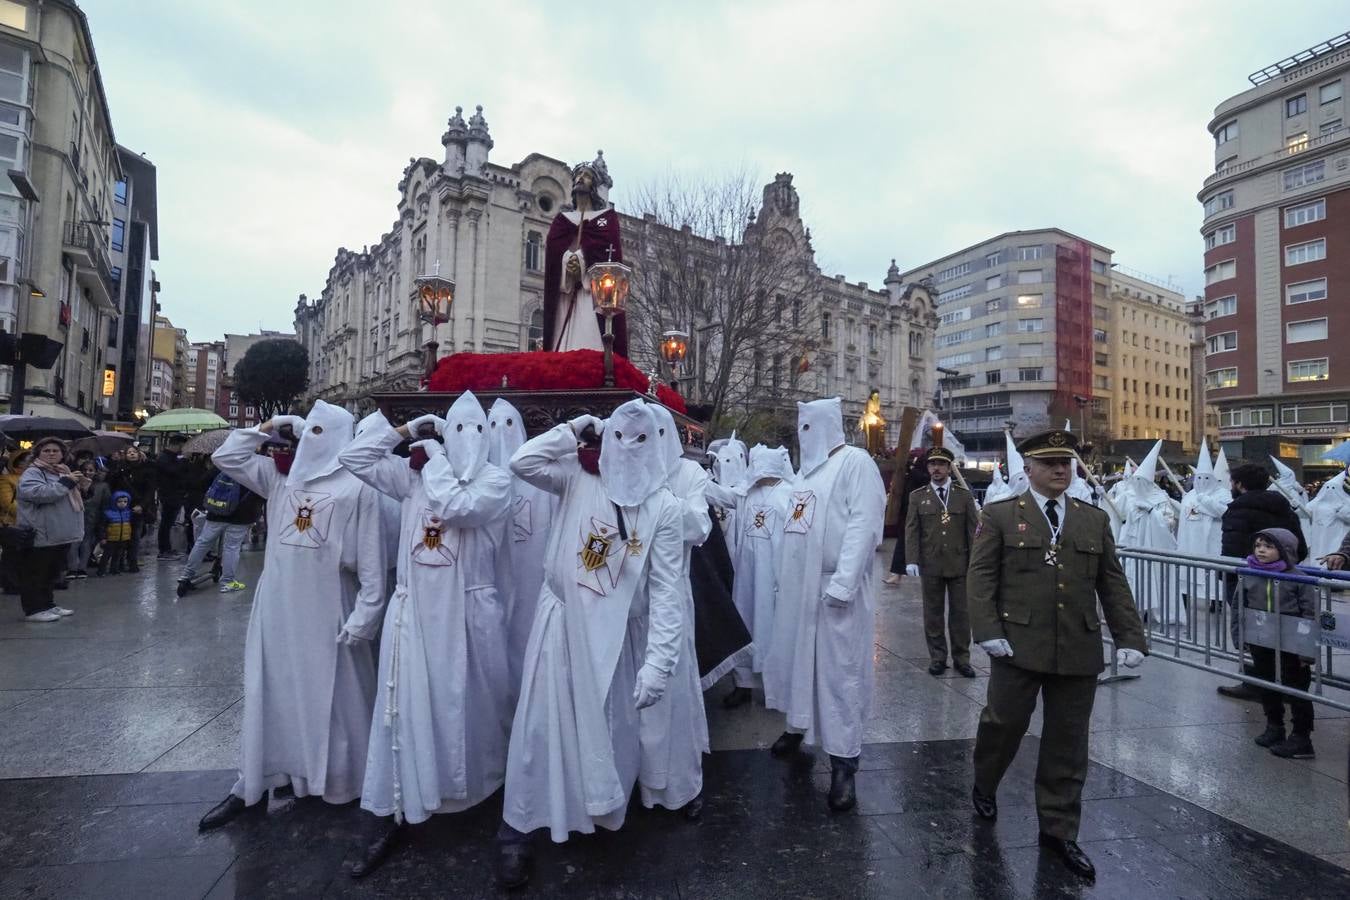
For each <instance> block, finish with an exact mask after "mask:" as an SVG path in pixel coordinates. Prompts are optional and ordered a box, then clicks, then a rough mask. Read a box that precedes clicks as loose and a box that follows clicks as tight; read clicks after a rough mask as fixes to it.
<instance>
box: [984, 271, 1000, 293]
mask: <svg viewBox="0 0 1350 900" xmlns="http://www.w3.org/2000/svg"><path fill="white" fill-rule="evenodd" d="M1001 287H1003V276H1002V275H990V276H989V277H988V278H986V279H985V280H984V289H985V290H986V291H996V290H998V289H999V288H1001Z"/></svg>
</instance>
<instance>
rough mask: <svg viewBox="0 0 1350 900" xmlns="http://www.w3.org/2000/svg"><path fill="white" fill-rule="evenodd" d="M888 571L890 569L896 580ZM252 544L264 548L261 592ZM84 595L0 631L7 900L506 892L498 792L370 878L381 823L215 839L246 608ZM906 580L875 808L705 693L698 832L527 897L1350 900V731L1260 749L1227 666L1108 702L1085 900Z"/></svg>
mask: <svg viewBox="0 0 1350 900" xmlns="http://www.w3.org/2000/svg"><path fill="white" fill-rule="evenodd" d="M886 558H889V554H878V568H880V565H881V562H882V560H883V559H886ZM260 562H261V557H260V554H248V553H246V554H245V560H244V564H243V567H242V574H241V578H242V580H244V581H245V582H248V583H249V584H252V583H253V581H254V578H255V577H256V573H257V569H258V566H259V565H260ZM146 563H147V565H146V566H145V569H144V571H143V572H142V573H141V574H140V575H139V576H129V575H123V576H118V577H115V578H107V579H101V580H100V579H90V580H88V581H84V582H74V583H73V584H72V588H71V590H70V591H68V592H65V593H63V594H62V595H61V596H60V598H59V601H58V602H61V603H62V604H63V605H66V606H70V607H72V608H74V609H75V610H76V615H75V616H74V617H73V618H71V619H66V620H63V621H62V622H59V623H52V624H50V625H32V624H28V623H24V622H22V621H21V620H20V618H19V616H18V611H17V605H18V604H17V600H16V598H9V604H10V606H9V607H8V608H7V609H6V610H5V611H4V612H3V614H0V810H4V811H5V814H4V815H3V816H2V817H0V898H8V897H54V898H55V897H59V898H74V897H122V896H134V897H173V898H178V897H205V896H211V897H261V896H280V895H287V894H289V895H294V896H344V895H349V894H350V895H377V896H385V895H389V896H392V895H399V896H424V895H452V896H466V897H473V896H488V895H494V893H495V892H494V890H493V888H492V885H491V873H490V863H491V854H490V850H491V836H492V833H493V831H494V829H495V824H496V814H497V810H496V809H495V808H494V805H495V804H498V803H499V802H500V801H499V800H494V801H490V802H489V803H488V804H485V805H484V807H482V808H481V809H479V810H476V811H473V812H470V813H468V814H465V815H462V816H455V817H440V818H437V819H434V820H433V821H432V822H430V823H427V824H426V825H424V826H419V827H418V828H415V829H412V830H411V832H410V833H409V836H408V839H407V842H406V846H404V847H403V848H402V849H401V850H400V852H399V853H398V854H397V855H396V856H395V858H394V859H392V860H391V861H390V862H389V863H388V864H387V865H386V867H385V868H383V869H382V870H380V871H379V872H378V873H376V874H375V875H373V876H372V877H371V878H369V879H367V880H366V881H364V882H360V883H354V882H352V881H351V880H350V879H349V878H348V877H347V876H346V874H345V872H344V865H345V864H347V863H349V862H350V861H351V860H352V859H354V858H355V855H356V852H357V849H358V847H359V844H360V837H361V834H362V830H363V828H365V827H367V826H368V824H369V820H368V817H366V816H365V815H364V814H362V813H361V812H360V811H359V810H356V809H354V808H331V807H328V806H326V805H325V804H323V803H322V802H320V801H308V800H302V801H295V800H289V801H285V802H281V803H277V802H274V803H273V804H272V808H271V810H270V811H269V813H268V815H266V816H260V817H252V818H245V819H243V820H240V821H239V822H236V823H234V824H233V825H231V826H230V827H228V828H226V829H224V830H222V831H221V832H217V833H214V834H208V835H199V834H197V831H196V827H195V826H196V821H197V819H198V818H200V816H201V815H202V813H204V812H205V811H206V810H207V809H209V808H210V807H211V806H212V805H214V804H215V803H216V802H218V801H219V800H220V799H221V798H222V797H223V796H224V794H225V792H226V791H227V790H228V789H229V786H230V784H231V783H232V780H233V775H232V772H231V769H232V767H233V765H234V762H235V754H236V748H237V740H238V727H239V714H240V712H241V709H240V702H239V701H240V696H241V693H242V691H241V685H242V680H243V679H242V671H241V665H242V645H243V637H244V632H245V628H246V625H247V619H248V612H249V607H250V602H251V596H250V592H247V591H246V592H241V593H237V594H225V595H222V594H218V593H217V592H216V591H215V589H214V586H212V585H208V586H207V587H206V588H204V589H202V590H199V591H198V592H196V593H193V594H191V595H189V596H188V597H187V598H184V599H183V600H182V601H178V600H176V599H175V598H174V595H173V585H174V580H175V578H176V576H177V573H178V567H179V565H180V563H177V562H156V561H154V560H153V559H150V560H146ZM920 621H921V619H920V613H919V603H918V599H917V596H916V591H915V590H914V587H913V586H912V585H911V584H908V583H907V584H905V585H902V587H901V588H900V589H898V590H897V589H882V590H881V595H880V599H879V602H878V613H877V647H876V659H877V693H876V703H875V711H874V715H873V717H872V718H871V720H870V721H869V723H868V727H867V740H868V742H869V743H868V746H867V749H866V750H865V753H864V759H863V772H862V773H861V774H860V775H859V779H858V786H859V806H858V809H857V810H856V811H854V812H851V813H847V814H843V815H832V814H830V813H829V812H828V811H827V810H826V808H825V804H824V792H825V789H826V787H827V786H828V783H829V776H828V767H827V766H826V765H822V764H821V763H820V762H819V761H818V760H815V759H814V758H810V757H804V758H802V759H799V760H798V761H797V762H796V763H783V762H780V761H777V760H774V759H772V758H770V757H769V756H768V754H767V753H766V752H764V748H765V747H767V746H768V744H769V743H770V742H772V740H773V739H774V738H775V737H776V736H777V735H778V733H779V732H780V731H781V730H782V721H781V718H780V717H778V716H776V715H774V714H772V713H769V712H767V711H766V710H764V709H763V708H762V707H759V706H752V707H741V708H739V709H736V710H731V711H727V710H723V709H722V708H721V706H720V703H719V702H718V701H719V700H720V697H721V695H722V693H723V692H724V691H725V690H726V688H727V685H721V686H718V687H716V688H714V689H713V690H712V691H710V692H709V693H708V695H707V699H708V710H709V719H710V727H711V731H712V735H713V744H714V750H715V751H716V752H715V753H714V754H713V755H712V756H711V757H709V758H708V762H707V766H706V783H707V791H706V795H707V800H708V809H707V811H706V813H705V815H704V817H703V820H702V821H701V822H699V823H697V824H692V823H688V822H686V821H685V820H684V819H682V818H681V817H679V816H677V815H674V814H670V813H662V812H650V811H646V810H642V809H640V808H635V809H634V810H633V812H632V814H631V816H630V819H629V823H628V826H627V827H626V828H625V829H624V831H623V832H621V833H619V834H607V833H602V834H599V835H595V836H591V837H586V838H580V839H574V840H573V841H571V842H569V843H568V844H566V845H564V846H562V847H561V848H559V847H553V846H551V845H547V842H542V843H541V844H540V845H539V858H538V863H537V877H536V881H535V883H534V885H533V886H532V888H531V889H530V890H529V891H528V894H529V895H530V896H549V897H560V896H569V897H570V896H577V897H586V896H596V897H646V896H654V897H660V896H669V897H677V896H678V897H684V898H688V897H757V896H765V897H769V896H773V897H866V896H885V897H930V896H932V897H971V896H978V897H1031V896H1065V897H1073V896H1084V897H1089V896H1091V897H1096V896H1101V897H1107V896H1130V897H1142V896H1147V897H1154V896H1159V897H1165V896H1166V897H1209V896H1214V897H1269V896H1282V897H1284V896H1289V897H1299V896H1309V897H1334V896H1350V873H1347V872H1346V871H1345V870H1344V869H1341V868H1339V866H1340V865H1346V864H1350V839H1347V828H1346V777H1347V775H1346V772H1347V766H1346V753H1347V749H1346V748H1347V744H1350V717H1347V716H1346V714H1344V713H1337V712H1334V711H1330V710H1326V709H1325V708H1322V707H1319V708H1318V716H1319V719H1318V723H1317V731H1316V732H1315V734H1314V742H1315V744H1316V746H1317V750H1318V758H1317V759H1316V760H1311V761H1285V760H1279V759H1276V758H1274V757H1272V756H1270V755H1269V754H1268V753H1266V752H1265V751H1263V750H1261V749H1260V748H1257V747H1255V746H1254V745H1252V743H1251V737H1252V736H1253V735H1255V734H1256V733H1258V732H1259V731H1260V725H1261V721H1262V717H1261V710H1260V707H1259V706H1258V705H1256V704H1250V703H1240V702H1236V701H1232V700H1227V699H1225V698H1221V697H1218V696H1217V695H1216V694H1215V693H1214V688H1215V686H1216V685H1218V684H1221V683H1223V680H1222V679H1220V678H1217V677H1216V676H1213V675H1208V674H1206V673H1203V672H1197V671H1194V670H1191V669H1186V668H1184V667H1181V666H1178V665H1176V664H1169V663H1168V662H1166V661H1165V660H1161V659H1153V660H1149V661H1148V662H1146V663H1145V665H1144V667H1143V669H1142V670H1141V671H1142V672H1143V677H1142V678H1140V679H1138V680H1137V681H1132V682H1125V683H1120V684H1115V685H1111V686H1109V687H1103V688H1102V689H1101V690H1099V692H1098V698H1097V704H1096V709H1095V711H1094V715H1093V721H1092V738H1091V747H1092V750H1091V752H1092V759H1093V760H1094V765H1093V768H1092V771H1091V773H1090V775H1089V779H1088V786H1087V791H1086V793H1085V797H1086V798H1087V800H1086V803H1085V806H1084V819H1083V829H1082V833H1081V841H1082V842H1083V846H1084V849H1085V850H1086V851H1087V852H1088V853H1089V854H1090V855H1091V856H1092V858H1093V859H1094V861H1095V862H1096V865H1097V869H1098V874H1099V877H1098V884H1097V885H1096V887H1095V888H1088V887H1086V886H1084V885H1082V884H1081V883H1079V882H1077V881H1076V879H1075V878H1074V877H1073V876H1071V875H1069V874H1068V873H1067V872H1066V871H1065V870H1064V869H1063V868H1062V866H1061V865H1060V864H1059V862H1058V861H1057V860H1056V859H1055V858H1053V857H1051V856H1048V855H1046V854H1045V853H1043V852H1042V851H1041V850H1040V849H1039V848H1038V847H1037V846H1036V821H1035V810H1034V806H1033V795H1032V778H1033V771H1034V765H1035V749H1036V741H1035V737H1034V735H1036V734H1039V719H1037V720H1036V721H1035V722H1033V726H1032V735H1033V736H1029V737H1028V739H1027V741H1026V743H1025V744H1024V746H1023V749H1022V752H1021V753H1020V754H1019V756H1018V758H1017V761H1016V762H1015V763H1014V766H1013V768H1012V770H1011V771H1010V772H1009V774H1008V777H1007V779H1006V780H1005V782H1004V785H1003V788H1002V789H1001V791H1000V796H999V800H1000V818H999V821H998V823H997V825H994V826H989V825H986V824H984V823H982V822H980V821H979V820H977V819H976V818H975V817H974V816H973V814H972V810H971V808H970V800H969V792H970V786H971V784H970V778H971V775H970V747H971V743H972V740H971V739H972V738H973V737H974V734H975V725H976V722H977V719H978V715H979V710H980V707H981V705H982V701H983V697H984V688H985V683H986V681H987V659H986V658H985V657H984V656H983V654H982V653H981V652H980V651H978V649H977V650H975V658H974V660H973V662H974V663H975V666H976V668H977V669H978V670H979V672H980V677H977V678H975V679H964V678H960V677H959V676H957V675H955V673H953V672H951V671H950V670H949V671H948V672H947V673H946V675H945V676H944V677H942V678H933V677H931V676H929V675H928V674H927V672H926V671H925V669H926V667H927V662H928V660H927V653H926V650H925V649H924V640H923V635H922V630H921V626H920Z"/></svg>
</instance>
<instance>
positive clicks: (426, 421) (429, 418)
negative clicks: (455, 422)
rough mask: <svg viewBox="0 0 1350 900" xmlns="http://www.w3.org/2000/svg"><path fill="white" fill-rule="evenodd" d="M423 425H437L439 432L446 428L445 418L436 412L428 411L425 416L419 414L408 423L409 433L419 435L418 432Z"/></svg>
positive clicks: (437, 431)
mask: <svg viewBox="0 0 1350 900" xmlns="http://www.w3.org/2000/svg"><path fill="white" fill-rule="evenodd" d="M423 425H432V426H435V428H436V433H437V434H440V433H441V432H442V431H444V430H445V420H444V419H442V418H441V417H440V416H438V415H436V414H435V413H427V414H426V415H425V416H418V417H417V418H415V419H413V420H412V421H411V422H409V423H408V426H407V427H408V434H410V435H412V436H413V437H417V433H418V432H419V431H421V430H422V426H423Z"/></svg>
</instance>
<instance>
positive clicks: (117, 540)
mask: <svg viewBox="0 0 1350 900" xmlns="http://www.w3.org/2000/svg"><path fill="white" fill-rule="evenodd" d="M119 497H126V498H127V500H128V504H127V508H126V509H118V508H117V498H119ZM130 500H131V495H130V494H128V493H127V492H126V491H118V492H117V493H115V494H113V495H112V497H110V498H109V500H108V504H107V505H106V506H104V507H103V510H102V522H101V528H100V536H101V537H102V538H103V540H105V541H107V542H108V543H110V544H121V543H125V542H127V541H130V540H131V505H130V502H129V501H130Z"/></svg>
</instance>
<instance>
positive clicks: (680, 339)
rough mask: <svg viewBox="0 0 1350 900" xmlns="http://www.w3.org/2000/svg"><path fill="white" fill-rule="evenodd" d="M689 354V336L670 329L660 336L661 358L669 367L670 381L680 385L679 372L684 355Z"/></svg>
mask: <svg viewBox="0 0 1350 900" xmlns="http://www.w3.org/2000/svg"><path fill="white" fill-rule="evenodd" d="M688 352H689V334H688V333H687V332H684V331H680V330H679V329H671V330H670V331H667V332H666V333H665V334H663V335H661V358H662V359H664V360H665V361H666V364H667V365H669V366H670V374H671V379H672V380H673V381H674V382H675V383H676V384H677V385H678V384H679V383H680V370H681V368H682V367H683V364H684V358H685V355H686V354H688Z"/></svg>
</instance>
